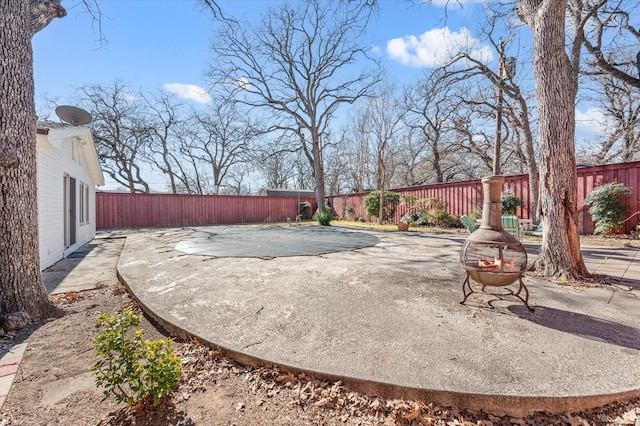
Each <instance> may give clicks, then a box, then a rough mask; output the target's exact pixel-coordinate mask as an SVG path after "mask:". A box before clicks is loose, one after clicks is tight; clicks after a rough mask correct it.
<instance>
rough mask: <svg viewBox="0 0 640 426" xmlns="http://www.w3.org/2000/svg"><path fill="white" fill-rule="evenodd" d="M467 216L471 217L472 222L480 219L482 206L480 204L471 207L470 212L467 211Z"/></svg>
mask: <svg viewBox="0 0 640 426" xmlns="http://www.w3.org/2000/svg"><path fill="white" fill-rule="evenodd" d="M468 216H469V219H471V220H472V221H474V222H475V221H476V220H478V219H482V207H481V206H475V207H474V208H473V210H471V212H469V215H468ZM461 223H462V222H461Z"/></svg>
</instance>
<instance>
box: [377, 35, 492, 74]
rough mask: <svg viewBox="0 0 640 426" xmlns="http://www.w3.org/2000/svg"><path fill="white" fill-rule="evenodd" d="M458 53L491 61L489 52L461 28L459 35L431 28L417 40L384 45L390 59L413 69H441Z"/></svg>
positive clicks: (396, 40)
mask: <svg viewBox="0 0 640 426" xmlns="http://www.w3.org/2000/svg"><path fill="white" fill-rule="evenodd" d="M460 52H465V53H468V54H469V55H470V56H471V57H472V58H475V59H478V60H481V61H483V62H489V61H491V60H492V59H493V53H492V51H491V48H490V47H489V46H483V45H482V43H481V42H480V40H478V39H476V38H474V37H473V36H472V35H471V33H470V32H469V30H468V29H467V28H461V29H460V31H459V32H452V31H450V30H449V28H448V27H444V28H434V29H432V30H429V31H427V32H425V33H423V34H422V35H420V36H419V37H416V36H413V35H410V36H405V37H402V38H394V39H392V40H389V41H388V42H387V53H388V54H389V57H390V58H391V59H392V60H394V61H397V62H400V63H401V64H403V65H409V66H412V67H429V68H431V67H437V66H441V65H444V64H446V63H447V62H449V61H450V60H451V58H453V57H454V56H456V55H457V54H458V53H460Z"/></svg>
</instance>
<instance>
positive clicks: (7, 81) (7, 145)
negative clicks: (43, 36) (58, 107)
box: [0, 0, 64, 328]
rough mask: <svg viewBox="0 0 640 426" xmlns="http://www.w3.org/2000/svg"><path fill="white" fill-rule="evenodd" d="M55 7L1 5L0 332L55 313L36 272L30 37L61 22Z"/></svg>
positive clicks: (16, 0) (20, 1)
mask: <svg viewBox="0 0 640 426" xmlns="http://www.w3.org/2000/svg"><path fill="white" fill-rule="evenodd" d="M56 6H57V7H60V5H59V2H55V1H54V2H51V1H41V2H37V1H29V0H0V40H2V42H0V88H1V90H0V326H2V327H8V328H14V327H19V326H25V325H27V324H28V323H29V322H30V321H33V320H38V319H42V318H47V317H51V316H54V315H56V314H57V313H58V310H57V308H56V307H55V306H54V305H53V304H51V303H50V302H49V299H48V297H47V293H46V290H45V288H44V282H43V280H42V274H41V272H40V253H39V248H38V206H37V171H36V119H37V118H36V112H35V102H34V87H33V55H32V50H31V38H32V35H33V33H34V32H35V31H37V30H39V29H41V28H44V27H45V26H46V24H47V23H48V22H50V21H51V19H53V18H54V17H56V16H61V15H62V16H64V15H63V11H64V9H61V10H60V9H57V8H56ZM60 182H61V184H62V176H61V179H60ZM17 313H20V314H19V315H16V314H17ZM25 314H26V315H25ZM27 315H28V317H27ZM16 317H21V321H18V322H17V324H18V325H16V323H15V322H14V320H15V318H16ZM11 322H14V324H13V326H12V325H11V324H10V323H11Z"/></svg>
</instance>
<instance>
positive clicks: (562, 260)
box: [518, 0, 589, 279]
mask: <svg viewBox="0 0 640 426" xmlns="http://www.w3.org/2000/svg"><path fill="white" fill-rule="evenodd" d="M566 3H567V0H562V1H561V0H520V1H519V6H518V10H519V13H520V16H521V18H522V19H523V20H524V21H525V22H526V23H527V24H528V25H529V26H530V27H531V29H532V31H533V70H534V76H535V82H536V97H537V100H538V121H539V128H540V162H539V167H540V200H539V202H540V212H541V216H542V220H544V232H543V236H542V247H541V249H540V256H539V257H538V260H537V261H536V263H535V269H536V270H537V271H538V272H541V273H542V274H543V275H544V276H548V277H557V278H567V279H570V278H576V279H579V278H583V277H586V276H588V275H589V272H588V271H587V268H586V267H585V265H584V262H583V260H582V254H581V253H580V238H579V233H578V199H577V198H578V197H577V173H576V167H575V147H574V132H575V89H574V85H573V82H572V79H571V74H570V64H569V58H568V56H567V54H566V51H565V8H566Z"/></svg>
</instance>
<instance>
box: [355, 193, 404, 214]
mask: <svg viewBox="0 0 640 426" xmlns="http://www.w3.org/2000/svg"><path fill="white" fill-rule="evenodd" d="M382 198H383V199H382V204H383V209H382V218H380V219H381V220H382V221H383V222H387V221H389V220H390V219H392V218H394V217H395V215H396V209H397V208H398V204H399V203H400V194H398V193H397V192H393V191H384V194H383V197H382ZM363 204H364V209H365V210H366V212H367V214H368V215H369V216H373V217H378V215H379V214H380V191H373V192H370V193H368V194H367V196H366V197H364V202H363Z"/></svg>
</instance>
